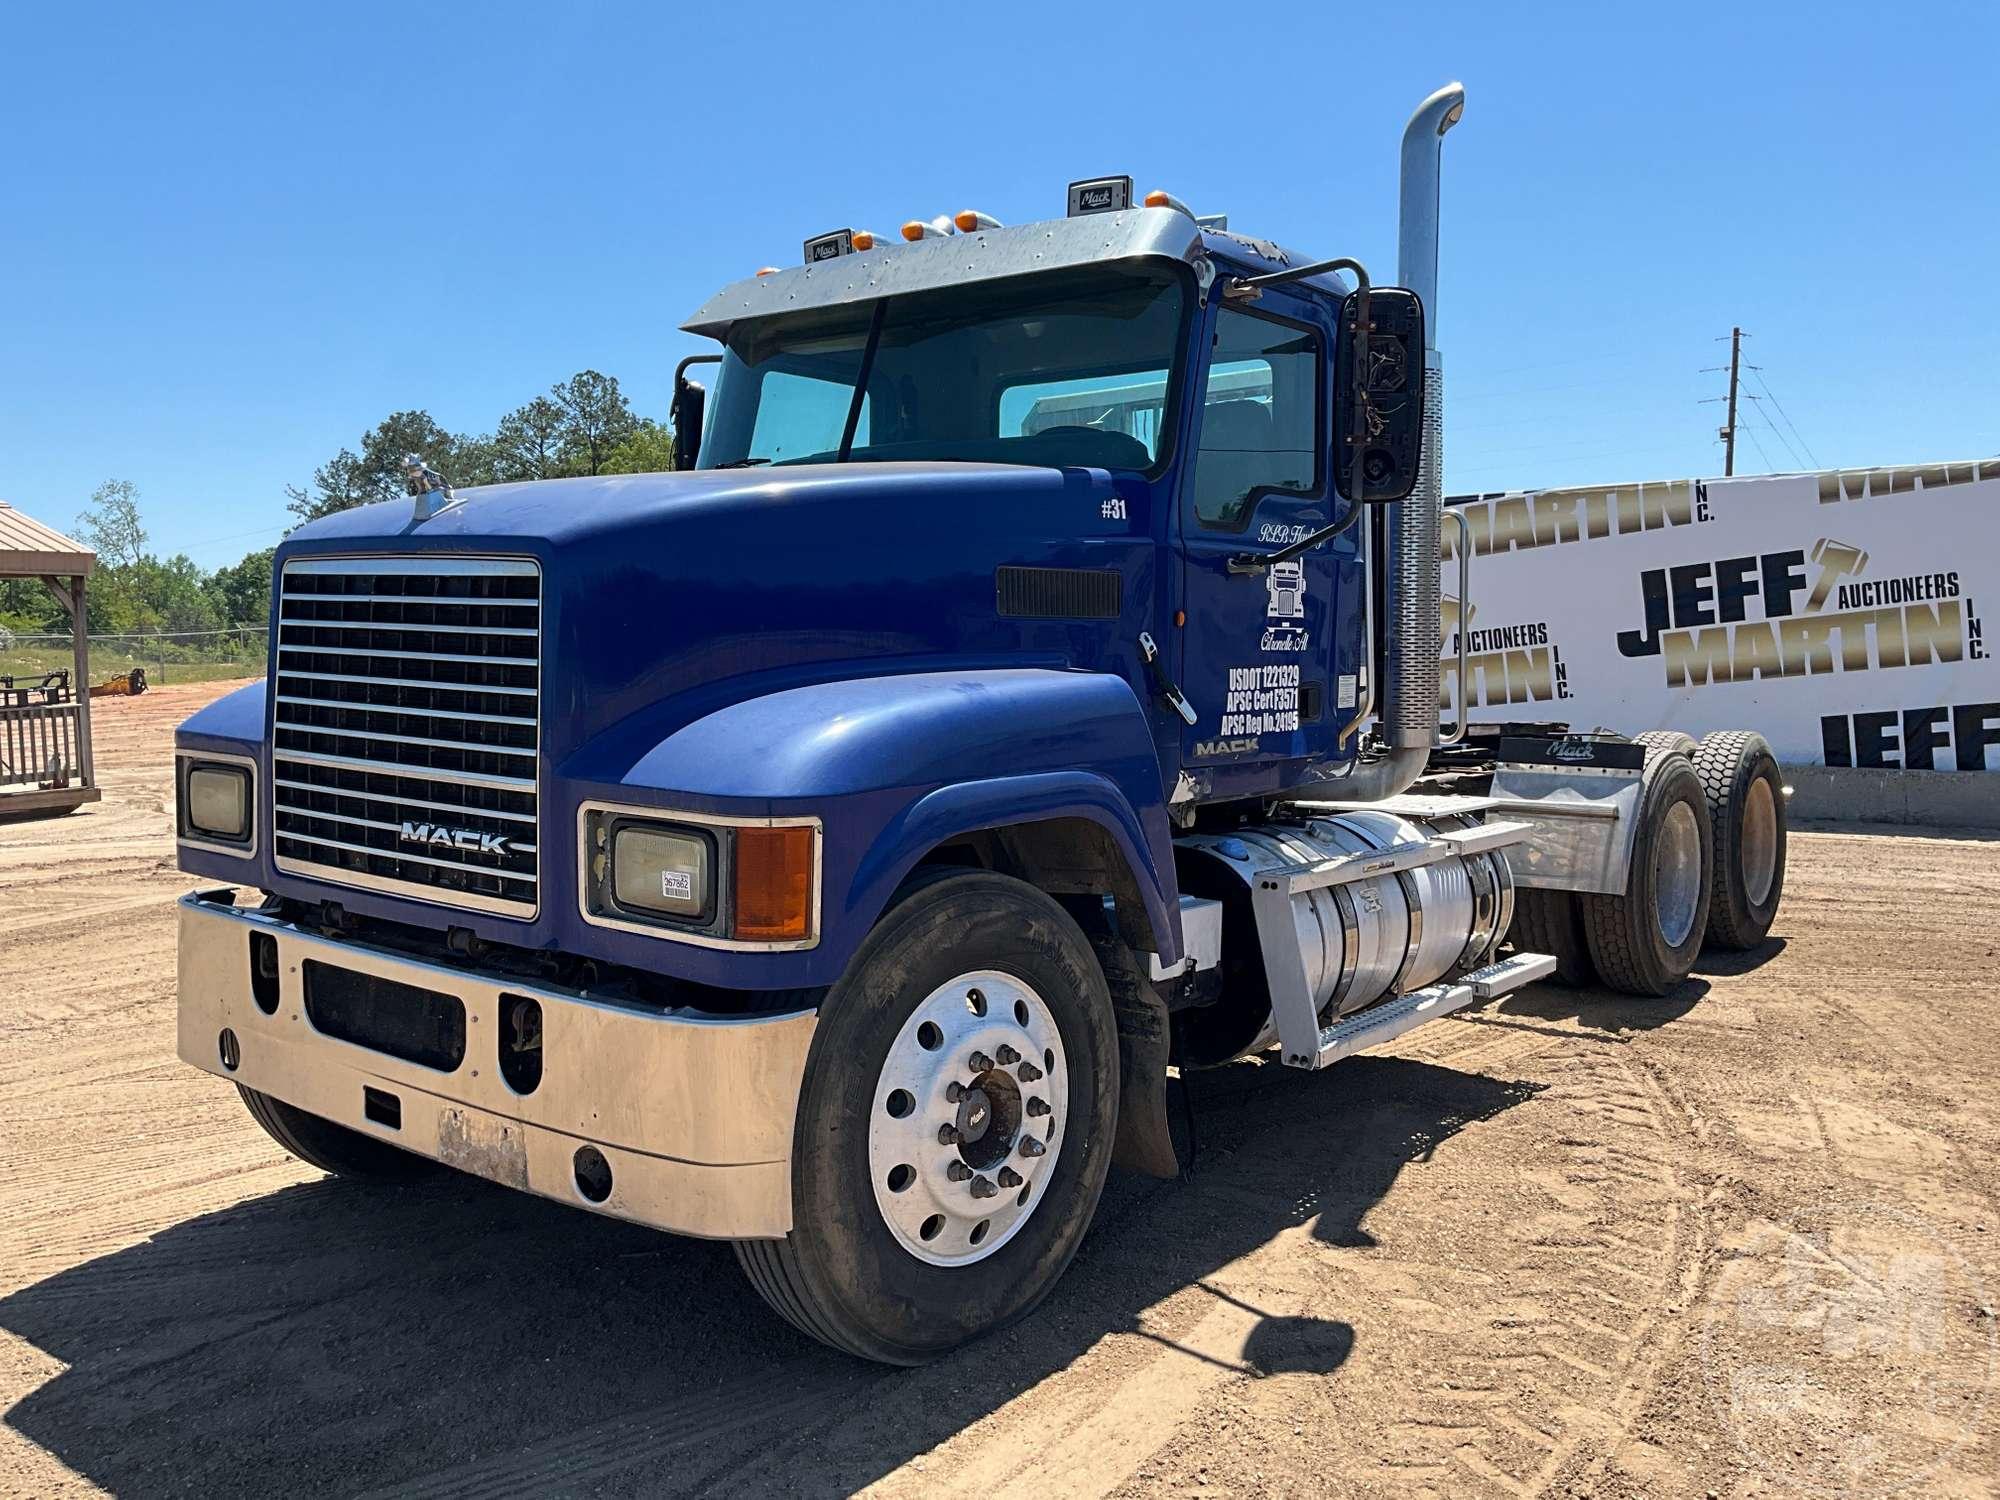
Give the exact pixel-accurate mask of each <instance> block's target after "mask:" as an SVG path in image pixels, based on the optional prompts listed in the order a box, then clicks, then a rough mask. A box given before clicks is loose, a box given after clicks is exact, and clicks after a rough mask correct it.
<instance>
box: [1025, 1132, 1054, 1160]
mask: <svg viewBox="0 0 2000 1500" xmlns="http://www.w3.org/2000/svg"><path fill="white" fill-rule="evenodd" d="M1048 1149H1049V1148H1048V1147H1047V1146H1044V1145H1043V1144H1042V1143H1041V1142H1040V1141H1038V1140H1036V1139H1035V1138H1034V1137H1033V1136H1031V1135H1024V1136H1022V1137H1021V1154H1022V1155H1023V1156H1040V1155H1041V1154H1042V1153H1043V1152H1045V1151H1047V1150H1048Z"/></svg>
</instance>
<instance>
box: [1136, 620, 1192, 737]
mask: <svg viewBox="0 0 2000 1500" xmlns="http://www.w3.org/2000/svg"><path fill="white" fill-rule="evenodd" d="M1139 654H1140V655H1141V656H1143V657H1144V658H1145V659H1146V675H1147V677H1148V678H1150V679H1151V680H1152V684H1153V691H1154V692H1155V693H1156V694H1158V695H1159V697H1160V698H1161V699H1162V700H1163V701H1164V702H1165V703H1166V705H1167V707H1168V708H1171V709H1172V710H1173V711H1174V712H1175V713H1177V714H1179V715H1180V716H1181V719H1182V721H1183V722H1185V723H1186V724H1187V726H1188V728H1190V729H1192V728H1193V727H1194V726H1195V725H1196V724H1197V723H1199V722H1200V720H1201V716H1200V715H1199V714H1197V713H1196V712H1195V711H1194V705H1193V704H1192V703H1190V702H1188V700H1187V694H1186V693H1183V692H1182V691H1181V690H1180V688H1179V686H1178V685H1177V684H1176V683H1175V682H1174V680H1173V678H1171V677H1169V676H1168V675H1167V669H1166V668H1165V667H1164V666H1162V665H1161V663H1160V648H1159V647H1158V646H1156V645H1154V644H1153V637H1152V636H1151V634H1150V633H1148V632H1146V631H1144V630H1142V631H1140V632H1139Z"/></svg>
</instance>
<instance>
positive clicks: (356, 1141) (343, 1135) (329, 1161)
mask: <svg viewBox="0 0 2000 1500" xmlns="http://www.w3.org/2000/svg"><path fill="white" fill-rule="evenodd" d="M236 1092H237V1093H239V1094H241V1095H242V1096H243V1104H244V1107H245V1108H246V1109H248V1110H249V1111H250V1118H251V1119H253V1120H255V1121H256V1122H257V1123H258V1124H259V1125H261V1126H263V1127H264V1133H265V1134H266V1135H268V1136H269V1137H270V1138H271V1139H272V1140H274V1141H276V1142H277V1143H278V1144H279V1145H280V1146H283V1147H284V1148H285V1149H286V1150H287V1151H289V1152H291V1153H292V1155H294V1156H296V1157H297V1158H298V1159H299V1160H300V1161H302V1162H304V1163H305V1164H306V1165H307V1166H309V1167H318V1168H319V1169H320V1170H321V1171H322V1172H331V1173H333V1174H334V1175H335V1176H336V1177H358V1178H370V1179H373V1180H374V1181H377V1182H407V1181H410V1180H412V1179H414V1178H418V1177H428V1176H430V1175H431V1174H433V1173H435V1172H440V1171H442V1170H443V1168H441V1167H440V1166H438V1164H437V1163H436V1162H434V1161H428V1160H426V1159H425V1158H424V1157H421V1156H413V1155H412V1154H411V1153H409V1152H408V1151H404V1150H402V1149H400V1148H399V1147H396V1146H392V1145H390V1144H389V1143H388V1142H387V1141H378V1140H376V1139H375V1137H374V1136H372V1135H363V1134H362V1133H361V1132H360V1131H358V1130H350V1129H348V1128H347V1127H346V1126H345V1125H336V1124H334V1123H333V1121H331V1120H324V1119H321V1118H320V1117H319V1116H318V1115H309V1114H307V1113H306V1112H305V1111H304V1110H302V1109H298V1108H295V1107H294V1106H292V1105H290V1104H287V1103H285V1101H284V1100H282V1099H273V1098H272V1097H271V1096H270V1095H269V1094H260V1093H258V1092H257V1091H256V1090H255V1089H249V1088H245V1087H244V1086H243V1085H242V1084H240V1083H239V1084H237V1085H236Z"/></svg>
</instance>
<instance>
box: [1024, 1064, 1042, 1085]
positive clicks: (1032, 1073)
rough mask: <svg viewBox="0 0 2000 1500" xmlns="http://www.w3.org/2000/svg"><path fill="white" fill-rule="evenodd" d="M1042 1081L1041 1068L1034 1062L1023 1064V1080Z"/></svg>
mask: <svg viewBox="0 0 2000 1500" xmlns="http://www.w3.org/2000/svg"><path fill="white" fill-rule="evenodd" d="M1041 1081H1042V1070H1041V1069H1040V1068H1038V1067H1036V1066H1035V1065H1034V1064H1033V1063H1022V1064H1021V1082H1023V1083H1040V1082H1041Z"/></svg>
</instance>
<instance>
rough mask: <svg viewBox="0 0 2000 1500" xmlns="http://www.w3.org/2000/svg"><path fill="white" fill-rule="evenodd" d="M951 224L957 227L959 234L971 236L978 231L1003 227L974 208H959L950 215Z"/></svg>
mask: <svg viewBox="0 0 2000 1500" xmlns="http://www.w3.org/2000/svg"><path fill="white" fill-rule="evenodd" d="M951 221H952V223H954V224H956V225H957V226H958V232H959V233H960V234H971V233H973V232H974V231H975V230H980V229H999V228H1002V227H1004V226H1002V224H1001V223H1000V221H999V220H998V219H996V218H994V217H993V215H991V214H983V213H981V212H980V211H979V210H978V209H976V208H961V209H960V210H959V211H958V212H957V213H955V214H953V215H952V218H951Z"/></svg>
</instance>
